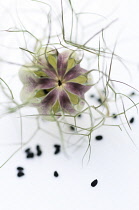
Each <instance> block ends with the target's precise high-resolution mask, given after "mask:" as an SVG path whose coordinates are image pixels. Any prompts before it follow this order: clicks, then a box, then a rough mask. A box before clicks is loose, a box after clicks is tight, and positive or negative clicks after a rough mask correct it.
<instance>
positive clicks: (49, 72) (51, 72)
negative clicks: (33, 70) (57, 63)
mask: <svg viewBox="0 0 139 210" xmlns="http://www.w3.org/2000/svg"><path fill="white" fill-rule="evenodd" d="M43 71H44V72H45V73H46V74H47V75H48V76H49V77H50V78H52V79H56V77H57V75H56V71H55V70H54V69H53V67H51V66H50V65H49V64H48V67H46V68H44V69H43Z"/></svg>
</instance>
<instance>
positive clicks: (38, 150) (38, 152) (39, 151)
mask: <svg viewBox="0 0 139 210" xmlns="http://www.w3.org/2000/svg"><path fill="white" fill-rule="evenodd" d="M36 150H37V156H41V154H42V151H41V148H40V146H39V145H37V146H36Z"/></svg>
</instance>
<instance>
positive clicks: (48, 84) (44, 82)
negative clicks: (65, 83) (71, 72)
mask: <svg viewBox="0 0 139 210" xmlns="http://www.w3.org/2000/svg"><path fill="white" fill-rule="evenodd" d="M55 86H56V80H54V79H49V78H40V79H39V81H38V85H37V87H36V88H37V89H50V88H54V87H55Z"/></svg>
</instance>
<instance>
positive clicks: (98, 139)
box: [95, 135, 103, 141]
mask: <svg viewBox="0 0 139 210" xmlns="http://www.w3.org/2000/svg"><path fill="white" fill-rule="evenodd" d="M95 139H96V140H97V141H100V140H102V139H103V136H101V135H99V136H96V138H95Z"/></svg>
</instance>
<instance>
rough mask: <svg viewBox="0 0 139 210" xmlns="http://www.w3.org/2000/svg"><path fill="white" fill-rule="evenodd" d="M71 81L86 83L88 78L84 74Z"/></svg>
mask: <svg viewBox="0 0 139 210" xmlns="http://www.w3.org/2000/svg"><path fill="white" fill-rule="evenodd" d="M69 82H76V83H79V84H84V83H86V82H87V78H86V76H84V75H80V76H78V77H76V78H74V79H71V80H69Z"/></svg>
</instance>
